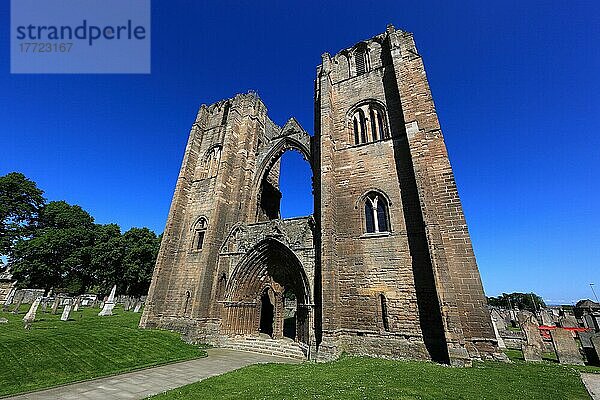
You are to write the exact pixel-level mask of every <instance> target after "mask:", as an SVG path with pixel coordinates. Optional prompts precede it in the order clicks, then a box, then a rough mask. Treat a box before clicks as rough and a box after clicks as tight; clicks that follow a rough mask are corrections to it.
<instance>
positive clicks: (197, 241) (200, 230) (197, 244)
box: [192, 217, 208, 250]
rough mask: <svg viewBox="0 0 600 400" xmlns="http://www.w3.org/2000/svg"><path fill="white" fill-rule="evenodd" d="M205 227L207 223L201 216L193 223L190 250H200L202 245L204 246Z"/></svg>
mask: <svg viewBox="0 0 600 400" xmlns="http://www.w3.org/2000/svg"><path fill="white" fill-rule="evenodd" d="M207 228H208V223H207V221H206V218H204V217H201V218H200V219H199V220H198V221H197V222H196V224H195V225H194V236H193V240H192V250H202V247H204V237H205V236H206V229H207Z"/></svg>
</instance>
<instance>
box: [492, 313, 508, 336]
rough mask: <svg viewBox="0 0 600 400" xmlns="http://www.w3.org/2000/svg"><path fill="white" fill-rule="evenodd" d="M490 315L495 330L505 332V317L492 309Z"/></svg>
mask: <svg viewBox="0 0 600 400" xmlns="http://www.w3.org/2000/svg"><path fill="white" fill-rule="evenodd" d="M490 314H491V317H492V320H495V321H496V328H497V329H498V331H505V330H506V317H505V316H504V315H502V313H501V312H500V311H498V310H496V309H493V310H492V312H491V313H490Z"/></svg>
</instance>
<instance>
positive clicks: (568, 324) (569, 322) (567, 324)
mask: <svg viewBox="0 0 600 400" xmlns="http://www.w3.org/2000/svg"><path fill="white" fill-rule="evenodd" d="M558 323H559V325H560V326H561V327H563V328H579V324H578V323H577V319H576V318H575V316H573V315H571V314H565V315H563V316H562V317H560V318H559V319H558Z"/></svg>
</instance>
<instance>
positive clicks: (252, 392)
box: [153, 357, 590, 400]
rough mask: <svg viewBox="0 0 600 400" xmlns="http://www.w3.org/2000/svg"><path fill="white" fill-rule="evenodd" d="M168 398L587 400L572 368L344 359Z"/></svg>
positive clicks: (220, 380) (257, 370)
mask: <svg viewBox="0 0 600 400" xmlns="http://www.w3.org/2000/svg"><path fill="white" fill-rule="evenodd" d="M153 399H154V400H173V399H203V400H204V399H236V400H239V399H344V400H347V399H348V400H349V399H369V400H371V399H403V400H408V399H423V400H425V399H431V400H433V399H436V400H438V399H474V400H479V399H503V400H506V399H519V400H520V399H528V400H534V399H543V400H549V399H551V400H558V399H586V400H589V399H590V397H589V396H588V394H587V392H586V390H585V388H584V386H583V384H582V383H581V380H580V378H579V372H578V370H577V369H575V368H571V367H565V366H560V365H558V364H553V363H549V362H544V363H540V364H529V363H528V364H526V363H525V362H522V361H515V362H513V363H512V364H508V363H500V362H476V363H474V365H473V367H471V368H454V367H448V366H442V365H437V364H433V363H427V362H413V361H389V360H383V359H374V358H366V357H343V358H341V359H340V360H338V361H334V362H330V363H324V364H320V363H304V364H297V365H281V364H266V365H255V366H250V367H246V368H243V369H240V370H237V371H233V372H230V373H227V374H225V375H221V376H217V377H213V378H209V379H207V380H205V381H202V382H198V383H195V384H191V385H188V386H184V387H182V388H179V389H174V390H172V391H169V392H167V393H165V394H162V395H158V396H155V397H153Z"/></svg>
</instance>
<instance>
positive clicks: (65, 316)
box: [60, 304, 71, 321]
mask: <svg viewBox="0 0 600 400" xmlns="http://www.w3.org/2000/svg"><path fill="white" fill-rule="evenodd" d="M69 315H71V304H65V308H63V312H62V315H61V316H60V320H61V321H67V320H68V319H69Z"/></svg>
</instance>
